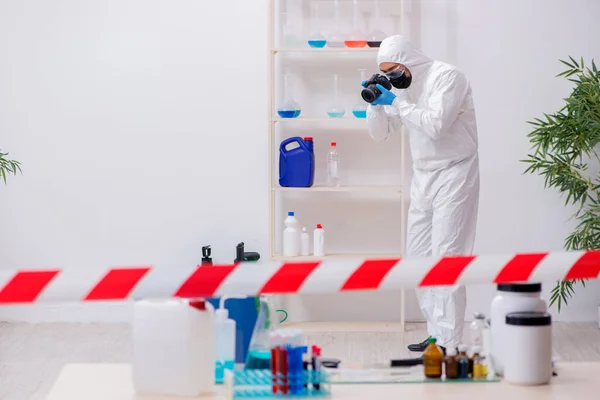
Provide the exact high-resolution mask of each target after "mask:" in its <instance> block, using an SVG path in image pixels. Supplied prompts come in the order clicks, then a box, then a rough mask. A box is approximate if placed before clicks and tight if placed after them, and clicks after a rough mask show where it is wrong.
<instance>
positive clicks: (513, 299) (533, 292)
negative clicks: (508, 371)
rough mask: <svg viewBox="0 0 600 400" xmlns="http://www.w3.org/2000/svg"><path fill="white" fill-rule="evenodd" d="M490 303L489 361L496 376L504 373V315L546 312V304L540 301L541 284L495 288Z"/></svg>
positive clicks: (517, 284) (509, 285)
mask: <svg viewBox="0 0 600 400" xmlns="http://www.w3.org/2000/svg"><path fill="white" fill-rule="evenodd" d="M497 290H498V292H497V294H496V297H494V300H493V301H492V306H491V310H490V325H491V332H492V352H491V357H490V358H491V361H492V364H493V367H494V370H495V372H496V374H498V375H500V376H502V375H503V373H504V361H503V359H504V352H505V348H506V344H505V338H506V332H505V330H506V321H505V319H506V315H507V314H509V313H511V312H521V311H535V312H546V311H547V306H546V302H545V301H544V300H542V298H541V293H542V284H541V283H508V284H500V285H498V287H497Z"/></svg>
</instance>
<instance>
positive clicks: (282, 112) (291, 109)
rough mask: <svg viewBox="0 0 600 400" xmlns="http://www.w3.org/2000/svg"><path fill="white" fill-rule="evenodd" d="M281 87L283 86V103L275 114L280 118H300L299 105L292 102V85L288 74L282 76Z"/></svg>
mask: <svg viewBox="0 0 600 400" xmlns="http://www.w3.org/2000/svg"><path fill="white" fill-rule="evenodd" d="M283 86H284V91H285V93H284V96H285V97H284V100H283V103H281V104H280V105H279V107H277V114H279V116H280V117H281V118H297V117H298V116H300V112H301V110H300V105H299V104H298V103H296V102H295V101H294V98H293V96H292V83H291V78H290V76H289V75H288V74H285V75H284V76H283Z"/></svg>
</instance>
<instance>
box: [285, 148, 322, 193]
mask: <svg viewBox="0 0 600 400" xmlns="http://www.w3.org/2000/svg"><path fill="white" fill-rule="evenodd" d="M314 179H315V153H314V147H313V140H312V138H311V137H307V138H304V139H302V138H301V137H291V138H289V139H286V140H284V141H283V142H281V145H280V146H279V185H280V186H282V187H311V186H312V185H313V182H314Z"/></svg>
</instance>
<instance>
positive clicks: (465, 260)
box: [0, 251, 600, 304]
mask: <svg viewBox="0 0 600 400" xmlns="http://www.w3.org/2000/svg"><path fill="white" fill-rule="evenodd" d="M599 274H600V251H587V252H568V253H531V254H516V255H515V254H511V255H484V256H452V257H442V258H431V257H428V258H407V259H402V260H400V259H376V260H362V259H352V258H349V259H346V260H324V261H295V262H278V263H275V262H273V263H266V262H258V263H254V262H249V263H241V264H237V265H222V266H217V265H215V266H197V267H190V268H167V267H152V266H133V267H111V268H101V269H93V268H76V269H69V268H67V269H47V270H18V271H13V270H0V288H1V289H0V304H9V303H32V302H45V301H77V302H79V301H98V300H127V299H141V298H166V297H218V296H222V295H233V294H245V295H258V294H284V293H298V294H307V293H337V292H346V291H357V290H398V289H401V288H417V287H425V286H445V285H455V284H463V285H465V284H478V283H507V282H547V281H555V280H572V279H597V278H598V275H599Z"/></svg>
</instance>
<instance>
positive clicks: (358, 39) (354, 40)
mask: <svg viewBox="0 0 600 400" xmlns="http://www.w3.org/2000/svg"><path fill="white" fill-rule="evenodd" d="M344 44H345V45H346V47H350V48H361V47H365V46H366V45H367V38H366V36H365V34H364V33H363V31H361V30H360V27H359V23H358V0H354V27H353V29H352V33H350V36H348V38H347V39H346V41H345V42H344Z"/></svg>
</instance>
